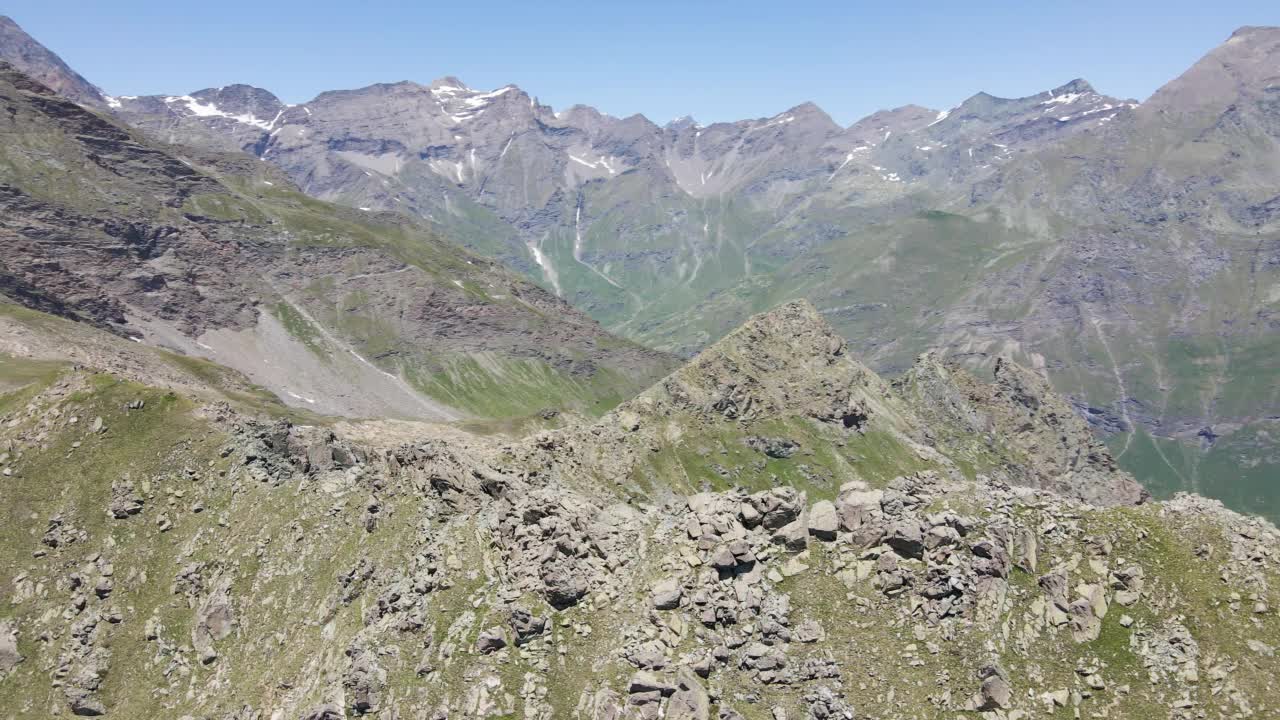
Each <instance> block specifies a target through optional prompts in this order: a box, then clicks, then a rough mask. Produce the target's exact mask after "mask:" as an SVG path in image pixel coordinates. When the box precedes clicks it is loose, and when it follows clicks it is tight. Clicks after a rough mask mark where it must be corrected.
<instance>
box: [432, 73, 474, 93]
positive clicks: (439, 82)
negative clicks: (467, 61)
mask: <svg viewBox="0 0 1280 720" xmlns="http://www.w3.org/2000/svg"><path fill="white" fill-rule="evenodd" d="M431 87H432V88H435V89H439V88H447V87H448V88H458V89H459V90H470V89H471V88H470V87H468V86H467V84H466V83H464V82H462V81H461V80H459V79H458V78H456V77H454V76H453V75H445V76H444V77H441V78H437V79H435V80H433V81H432V82H431Z"/></svg>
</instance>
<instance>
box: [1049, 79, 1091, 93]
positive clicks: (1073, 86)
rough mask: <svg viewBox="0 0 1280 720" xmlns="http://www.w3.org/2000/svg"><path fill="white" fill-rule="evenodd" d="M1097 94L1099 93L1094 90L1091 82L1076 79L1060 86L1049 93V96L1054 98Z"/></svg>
mask: <svg viewBox="0 0 1280 720" xmlns="http://www.w3.org/2000/svg"><path fill="white" fill-rule="evenodd" d="M1096 93H1097V91H1096V90H1094V89H1093V86H1092V85H1090V84H1089V81H1087V80H1084V79H1082V78H1076V79H1075V80H1072V81H1071V82H1068V83H1066V84H1064V85H1059V86H1058V87H1056V88H1054V89H1052V90H1050V91H1049V94H1050V95H1052V96H1054V97H1059V96H1061V95H1090V94H1096Z"/></svg>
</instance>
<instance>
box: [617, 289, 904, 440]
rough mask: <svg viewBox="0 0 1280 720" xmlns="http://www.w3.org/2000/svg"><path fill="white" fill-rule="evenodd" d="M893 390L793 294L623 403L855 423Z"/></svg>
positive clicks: (735, 416) (736, 416)
mask: <svg viewBox="0 0 1280 720" xmlns="http://www.w3.org/2000/svg"><path fill="white" fill-rule="evenodd" d="M887 393H888V385H887V384H886V383H885V382H884V381H883V380H881V379H880V378H879V377H878V376H877V375H876V374H875V373H873V372H871V371H870V370H868V369H867V368H866V367H865V366H863V365H862V364H861V363H859V362H858V361H856V360H854V359H853V358H851V357H850V356H849V354H848V352H847V351H846V348H845V341H844V338H842V337H840V335H839V334H837V333H836V331H835V330H834V329H833V328H832V327H831V325H829V324H828V323H827V321H826V320H824V319H823V317H822V314H821V313H820V312H818V310H817V308H815V307H814V306H813V304H812V303H810V302H809V301H807V300H795V301H791V302H788V303H785V304H783V305H780V306H778V307H776V308H774V309H772V310H769V311H767V312H763V313H760V314H759V315H755V316H753V317H751V318H749V319H748V320H747V321H746V322H744V323H743V324H742V325H741V326H740V327H739V328H738V329H736V330H734V331H733V332H731V333H729V334H728V335H726V336H725V337H724V338H722V339H721V340H720V341H719V342H716V343H715V344H713V345H711V346H710V347H708V348H707V349H705V350H703V351H702V352H701V353H698V355H697V356H696V357H694V358H693V360H691V361H689V363H688V364H687V365H685V366H684V367H682V368H680V369H679V370H677V371H676V372H674V373H672V374H671V375H669V376H668V377H667V378H666V379H664V380H663V381H662V382H660V383H658V384H657V385H655V386H654V387H652V388H650V389H649V390H647V391H645V392H644V393H643V394H642V395H641V396H640V397H638V398H636V399H635V400H633V401H631V402H629V403H626V404H625V405H624V406H623V407H622V408H620V410H623V411H628V412H629V411H639V412H645V413H656V414H659V415H667V414H671V413H673V412H692V413H694V414H698V415H703V416H706V417H708V418H712V417H722V418H726V419H731V420H740V421H744V422H749V421H755V420H762V419H769V418H781V417H787V416H791V417H797V416H798V417H808V418H812V419H816V420H819V421H822V422H831V423H842V424H845V425H846V426H850V427H851V426H852V425H851V424H850V423H855V422H856V423H860V422H861V420H857V418H863V419H865V418H866V417H867V416H868V414H869V413H872V410H871V408H874V407H877V406H878V401H877V400H875V398H877V397H881V398H882V397H885V396H886V394H887ZM851 418H852V420H851Z"/></svg>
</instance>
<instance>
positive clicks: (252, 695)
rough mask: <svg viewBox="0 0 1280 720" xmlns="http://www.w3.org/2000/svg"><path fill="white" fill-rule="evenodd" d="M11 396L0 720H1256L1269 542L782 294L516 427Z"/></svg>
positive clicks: (2, 399) (1272, 617) (1275, 643)
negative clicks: (534, 424) (595, 396)
mask: <svg viewBox="0 0 1280 720" xmlns="http://www.w3.org/2000/svg"><path fill="white" fill-rule="evenodd" d="M0 376H2V377H5V378H10V380H9V385H8V386H6V387H8V388H10V389H9V391H8V392H7V393H6V394H3V395H0V467H2V468H3V469H2V470H0V472H2V473H3V477H2V478H0V493H3V495H2V497H3V502H2V503H0V518H2V520H3V522H0V528H3V530H0V532H3V533H4V535H3V542H2V543H0V717H4V718H28V717H49V716H59V715H61V716H67V715H72V714H74V715H82V716H99V715H105V716H107V717H120V718H143V717H173V718H218V719H222V720H233V719H234V720H250V719H255V720H265V719H267V718H271V719H273V720H278V719H285V718H298V719H306V720H336V719H337V718H344V717H355V716H371V717H379V718H396V719H407V718H515V717H522V718H531V719H532V718H579V719H582V720H605V719H614V718H658V717H665V718H668V719H673V718H674V719H681V720H692V719H698V718H721V719H724V720H728V719H731V718H751V719H753V720H754V719H757V718H761V719H763V718H769V719H771V720H780V719H781V718H791V719H797V718H818V719H826V718H904V719H905V718H934V717H946V718H955V717H977V716H983V717H989V718H1004V719H1006V720H1013V719H1015V718H1059V717H1112V718H1157V717H1159V718H1164V717H1168V718H1188V719H1189V718H1241V717H1256V718H1265V717H1274V716H1275V714H1276V713H1277V712H1278V711H1280V710H1278V709H1277V705H1276V700H1275V698H1276V697H1277V693H1276V687H1275V683H1276V680H1275V678H1276V677H1277V676H1278V675H1277V671H1280V661H1277V659H1276V656H1275V653H1276V649H1277V647H1280V620H1278V619H1277V616H1276V611H1275V608H1276V606H1277V603H1278V602H1280V596H1278V593H1277V590H1276V583H1277V581H1278V580H1280V577H1278V576H1277V573H1278V572H1280V570H1278V568H1277V563H1278V561H1280V555H1278V553H1280V533H1278V532H1277V530H1276V528H1275V527H1274V526H1272V525H1270V524H1269V523H1267V522H1265V521H1263V520H1260V519H1257V518H1251V517H1245V516H1241V515H1238V514H1235V513H1232V512H1229V511H1227V510H1225V509H1224V508H1223V507H1222V506H1221V505H1220V504H1218V503H1216V502H1214V501H1209V500H1205V499H1203V498H1199V497H1195V496H1189V495H1180V496H1178V497H1177V498H1175V499H1173V500H1171V501H1168V502H1161V503H1151V502H1146V499H1145V496H1144V495H1143V494H1142V492H1141V490H1140V489H1139V488H1138V486H1137V485H1136V484H1135V483H1134V482H1133V480H1132V478H1131V477H1129V476H1128V475H1127V474H1126V473H1124V472H1122V471H1119V470H1117V469H1116V468H1115V466H1114V463H1113V462H1112V460H1111V457H1110V455H1109V454H1108V453H1107V451H1106V450H1105V448H1103V447H1102V446H1100V445H1098V444H1097V443H1095V442H1094V441H1092V440H1091V438H1090V436H1089V434H1088V432H1087V428H1085V426H1084V424H1083V422H1082V421H1081V420H1079V419H1078V418H1077V417H1076V416H1075V415H1073V414H1072V413H1071V412H1070V408H1069V407H1068V406H1067V405H1066V404H1065V403H1064V402H1063V401H1062V400H1061V398H1058V397H1056V396H1054V395H1053V394H1052V393H1050V392H1048V390H1047V384H1046V383H1045V381H1044V380H1043V378H1040V377H1039V376H1038V375H1036V374H1035V373H1032V372H1030V371H1027V370H1025V369H1023V368H1019V367H1017V366H1014V365H1012V364H1009V363H1001V364H1000V366H999V369H998V371H997V374H996V376H995V377H994V382H992V383H988V382H984V381H982V380H979V379H978V378H975V377H972V376H970V375H968V374H967V373H966V372H965V371H963V370H960V369H957V368H954V367H951V366H948V365H947V364H946V363H944V362H943V361H941V360H940V359H939V358H937V357H935V356H933V355H926V356H924V357H922V358H921V359H920V360H919V361H918V362H917V364H916V366H915V367H914V368H913V369H912V371H911V372H909V373H908V374H907V375H906V376H904V377H903V378H902V379H900V380H899V381H898V382H897V383H894V384H890V383H887V382H885V381H883V380H881V379H880V378H879V377H877V376H876V375H875V374H874V373H872V372H870V371H869V370H867V369H866V368H865V367H864V366H862V365H861V364H860V363H858V362H857V361H856V360H854V359H853V358H851V357H850V356H849V353H848V351H847V349H846V346H845V343H844V342H843V341H842V340H841V339H840V338H838V337H837V336H836V335H835V333H834V332H833V331H832V330H831V329H830V327H828V326H827V325H826V324H825V323H824V322H823V321H822V320H821V319H820V317H819V316H818V314H817V313H816V311H814V309H813V308H812V307H811V306H809V305H808V304H807V303H793V304H789V305H785V306H783V307H781V308H778V309H777V310H775V311H772V312H770V313H766V314H764V315H761V316H757V317H755V318H753V319H752V320H750V321H749V322H748V323H747V324H746V325H745V326H743V327H742V328H740V329H739V330H737V331H735V332H734V333H731V334H730V335H729V336H728V337H726V338H725V339H724V340H722V341H721V342H720V343H717V344H716V345H714V346H712V347H710V348H708V349H707V350H706V351H704V352H703V353H702V354H700V355H699V356H698V357H696V358H695V359H694V360H693V361H692V362H691V363H689V364H688V365H687V366H685V367H684V368H682V369H680V370H678V371H676V372H675V373H674V374H672V375H670V376H668V377H667V378H666V379H664V380H663V381H661V382H660V383H658V384H657V385H655V386H654V387H652V388H651V389H650V390H648V391H646V392H645V393H642V394H641V395H640V396H638V397H637V398H635V399H633V400H631V401H629V402H626V403H624V404H622V405H621V406H619V407H618V408H617V409H615V410H614V411H612V412H610V413H609V414H607V415H605V416H604V417H603V418H601V419H599V420H598V421H594V422H590V423H581V424H571V425H569V426H567V427H565V428H562V429H558V430H551V431H542V432H538V433H535V434H532V435H529V436H526V437H523V438H516V439H512V438H504V437H499V436H487V437H486V436H479V435H472V434H468V433H465V432H462V431H460V430H458V429H457V428H455V427H450V426H431V425H425V424H412V423H393V422H388V421H380V422H364V423H354V422H342V423H336V424H334V423H330V422H327V421H312V422H311V423H309V424H302V423H298V422H292V421H289V420H285V419H270V418H258V419H254V418H251V417H249V416H248V415H247V414H245V412H244V411H243V410H242V409H237V408H236V407H233V406H232V405H229V404H228V403H225V402H209V401H207V400H204V399H201V398H200V397H199V396H197V395H193V394H190V393H177V392H166V391H163V390H158V389H155V388H150V387H147V386H145V385H141V384H137V383H133V382H128V381H125V380H122V379H121V378H119V377H117V376H113V375H109V374H104V373H98V372H93V371H90V370H87V369H83V368H74V367H65V366H56V365H47V364H46V365H34V364H32V363H31V361H24V360H16V359H12V360H7V361H6V362H5V363H4V364H0ZM20 376H22V377H25V378H26V380H25V382H18V381H14V380H12V378H15V377H20ZM14 387H16V388H18V389H12V388H14Z"/></svg>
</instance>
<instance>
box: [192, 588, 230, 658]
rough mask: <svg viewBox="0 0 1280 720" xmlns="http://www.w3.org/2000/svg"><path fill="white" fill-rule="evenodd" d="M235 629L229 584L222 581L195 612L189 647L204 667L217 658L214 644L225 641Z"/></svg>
mask: <svg viewBox="0 0 1280 720" xmlns="http://www.w3.org/2000/svg"><path fill="white" fill-rule="evenodd" d="M234 627H235V610H234V608H233V607H232V604H231V595H230V582H229V581H222V582H221V583H219V584H218V586H217V589H216V590H214V591H213V592H212V593H211V594H210V595H209V596H208V597H207V598H205V599H204V600H203V601H202V602H201V603H200V606H199V608H197V610H196V617H195V625H194V627H192V628H191V645H192V647H194V648H195V649H196V652H197V653H198V654H199V656H200V661H201V662H202V663H205V664H206V665H207V664H209V663H211V662H213V661H214V660H216V659H217V658H218V651H217V649H215V647H214V643H215V642H217V641H219V640H223V639H225V638H226V637H227V636H228V635H230V634H231V631H232V630H233V629H234Z"/></svg>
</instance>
